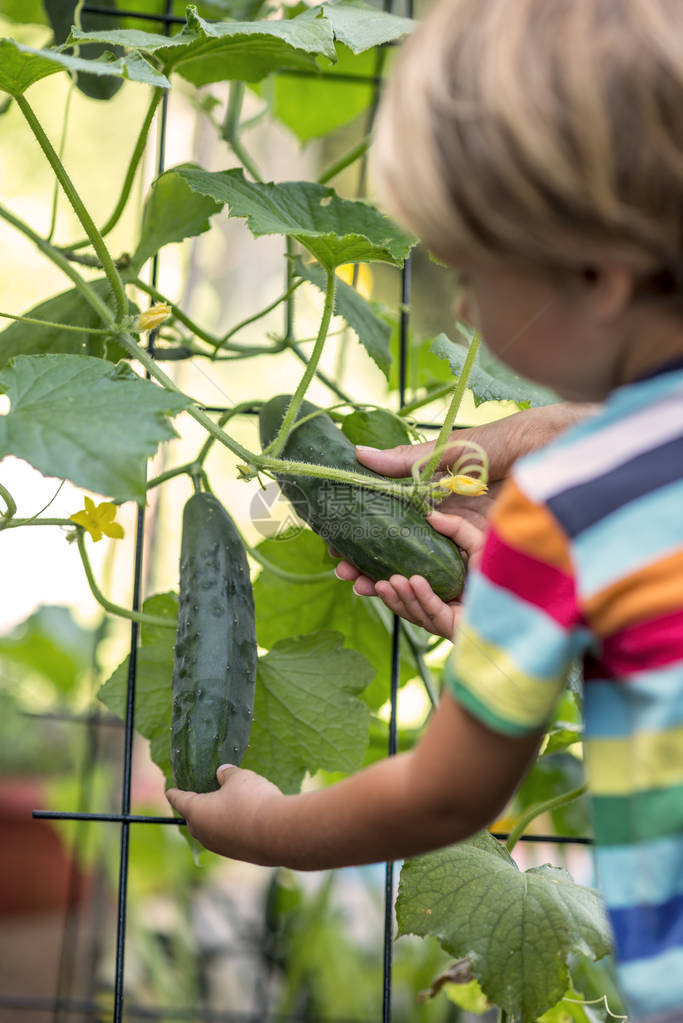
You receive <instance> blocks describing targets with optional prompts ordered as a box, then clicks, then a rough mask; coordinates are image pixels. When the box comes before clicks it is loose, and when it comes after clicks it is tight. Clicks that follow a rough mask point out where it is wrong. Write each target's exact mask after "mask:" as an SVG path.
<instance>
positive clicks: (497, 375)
mask: <svg viewBox="0 0 683 1023" xmlns="http://www.w3.org/2000/svg"><path fill="white" fill-rule="evenodd" d="M463 333H464V334H465V336H466V337H467V338H468V339H471V334H468V332H466V331H464V330H463ZM432 352H433V353H434V354H435V355H437V356H438V357H439V358H440V359H446V360H447V361H448V363H449V365H450V367H451V372H452V373H454V374H455V376H458V374H459V373H460V372H461V371H462V367H463V364H464V362H465V359H466V357H467V348H466V347H465V345H462V344H457V343H456V342H455V341H451V340H450V338H448V337H446V335H445V334H439V336H438V337H437V338H436V339H435V340H434V342H433V344H432ZM467 386H468V387H469V389H470V390H471V391H472V394H473V395H474V403H475V405H481V403H482V402H484V401H514V402H517V404H518V405H522V406H524V407H525V408H528V407H529V406H532V407H535V406H537V405H552V404H554V402H557V401H560V398H559V396H558V395H557V394H555V392H554V391H551V390H550V388H548V387H543V386H542V385H541V384H536V383H534V382H533V381H532V380H526V379H525V378H524V377H521V376H518V375H517V374H516V373H513V371H512V370H511V369H508V368H507V366H504V365H503V363H502V362H500V360H498V359H496V358H495V357H494V356H493V355H491V353H490V352H489V351H488V350H487V349H486V347H485V346H484V344H483V343H482V344H481V345H480V347H479V351H478V352H477V355H476V358H475V360H474V366H473V367H472V371H471V373H470V375H469V379H468V382H467Z"/></svg>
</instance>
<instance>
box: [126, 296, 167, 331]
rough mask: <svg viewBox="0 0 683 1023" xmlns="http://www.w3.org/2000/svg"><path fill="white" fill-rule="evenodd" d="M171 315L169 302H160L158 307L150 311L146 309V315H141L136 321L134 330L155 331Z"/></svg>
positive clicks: (151, 307)
mask: <svg viewBox="0 0 683 1023" xmlns="http://www.w3.org/2000/svg"><path fill="white" fill-rule="evenodd" d="M170 315H171V307H170V305H169V304H168V303H167V302H159V304H158V305H152V306H150V307H149V309H145V311H144V313H140V315H139V316H138V318H137V319H136V321H135V324H134V329H135V330H139V331H143V330H155V329H156V328H157V327H158V326H159V324H160V323H163V322H164V320H167V319H168V318H169V316H170Z"/></svg>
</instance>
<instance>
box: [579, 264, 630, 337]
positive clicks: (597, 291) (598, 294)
mask: <svg viewBox="0 0 683 1023" xmlns="http://www.w3.org/2000/svg"><path fill="white" fill-rule="evenodd" d="M581 282H582V285H583V291H584V298H585V300H586V302H587V304H588V308H589V310H590V313H591V315H592V317H593V318H594V319H595V320H596V321H597V322H599V323H602V324H606V323H610V322H613V321H614V320H617V319H618V318H619V317H620V316H621V315H622V314H623V313H624V312H625V311H626V309H627V308H628V307H629V305H630V303H631V299H632V297H633V289H634V286H635V274H634V272H633V270H632V269H631V268H630V267H629V266H627V265H626V264H625V263H618V262H605V263H600V264H590V265H587V266H584V267H582V269H581Z"/></svg>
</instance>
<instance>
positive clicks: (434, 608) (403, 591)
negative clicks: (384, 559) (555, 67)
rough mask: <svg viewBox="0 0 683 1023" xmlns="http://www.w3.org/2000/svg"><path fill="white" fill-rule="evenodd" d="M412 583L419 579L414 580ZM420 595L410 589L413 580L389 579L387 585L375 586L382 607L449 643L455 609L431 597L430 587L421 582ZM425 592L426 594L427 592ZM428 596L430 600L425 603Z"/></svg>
mask: <svg viewBox="0 0 683 1023" xmlns="http://www.w3.org/2000/svg"><path fill="white" fill-rule="evenodd" d="M412 578H413V579H420V578H421V577H419V576H413V577H412ZM422 583H423V584H424V585H423V588H422V594H421V595H418V594H417V593H416V592H415V591H414V589H413V586H412V580H408V579H406V578H405V576H401V575H392V577H391V579H390V580H389V581H386V580H384V581H382V582H378V583H376V587H377V593H378V595H379V596H380V597H381V598H382V600H383V601H384V603H385V604H386V605H387V607H388V608H390V609H391V610H392V611H394V612H395V613H396V614H397V615H400V617H401V618H405V619H406V621H409V622H412V623H413V624H414V625H420V626H421V627H422V628H423V629H426V630H427V631H428V632H431V633H433V634H434V635H436V636H444V637H445V638H446V639H451V637H452V635H453V632H454V629H455V609H454V608H453V607H452V606H451V605H449V604H444V603H443V601H442V600H440V599H439V597H437V596H436V594H435V593H433V591H432V589H431V587H430V586H429V583H428V582H427V581H426V580H424V579H423V580H422ZM427 591H428V592H427ZM428 593H429V594H431V598H432V599H431V600H429V601H428ZM437 602H438V604H437Z"/></svg>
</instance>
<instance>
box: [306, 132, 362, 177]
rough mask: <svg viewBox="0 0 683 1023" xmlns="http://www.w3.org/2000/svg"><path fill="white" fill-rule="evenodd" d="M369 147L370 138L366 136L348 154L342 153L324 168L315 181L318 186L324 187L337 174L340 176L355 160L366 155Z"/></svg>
mask: <svg viewBox="0 0 683 1023" xmlns="http://www.w3.org/2000/svg"><path fill="white" fill-rule="evenodd" d="M369 146H370V136H369V135H366V136H365V138H362V139H361V140H360V142H358V143H356V145H355V146H354V147H353V148H352V149H349V151H348V152H346V153H344V154H343V155H342V156H340V157H339V158H338V159H337V160H335V161H334V163H331V164H330V165H329V166H328V167H326V168H325V170H324V171H323V172H322V174H321V175H320V176H319V177H318V179H317V181H318V184H319V185H326V184H327V182H328V181H331V180H332V178H335V177H336V176H337V174H340V173H341V172H342V171H343V170H345V169H346V168H347V167H350V166H351V164H352V163H355V162H356V160H358V159H360V157H361V156H364V155H365V153H367V151H368V148H369Z"/></svg>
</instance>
